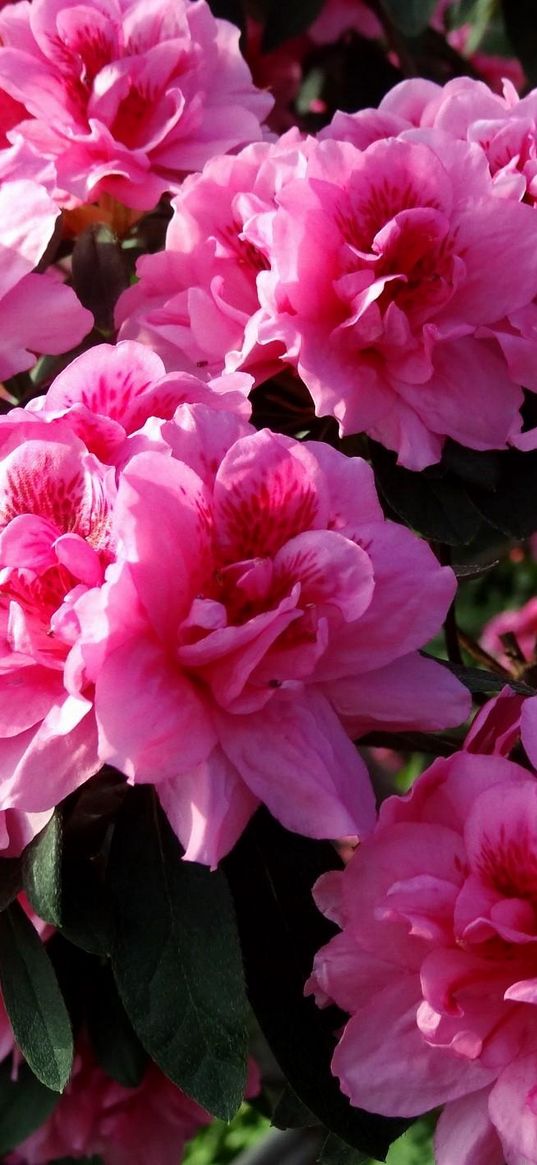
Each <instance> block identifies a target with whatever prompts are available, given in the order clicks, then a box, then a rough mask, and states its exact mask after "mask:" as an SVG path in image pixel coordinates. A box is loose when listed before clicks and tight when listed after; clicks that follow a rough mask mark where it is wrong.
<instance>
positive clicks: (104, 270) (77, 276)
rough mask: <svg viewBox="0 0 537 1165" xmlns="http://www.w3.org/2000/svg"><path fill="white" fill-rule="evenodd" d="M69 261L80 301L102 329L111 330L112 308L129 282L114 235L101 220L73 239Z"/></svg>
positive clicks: (124, 261)
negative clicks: (71, 254)
mask: <svg viewBox="0 0 537 1165" xmlns="http://www.w3.org/2000/svg"><path fill="white" fill-rule="evenodd" d="M71 264H72V276H73V286H74V289H75V291H76V294H77V295H78V298H79V300H80V302H81V303H82V304H83V305H84V307H87V308H88V309H89V311H91V312H93V315H94V318H95V326H96V327H97V328H98V329H99V330H100V331H101V332H106V333H108V332H112V331H113V330H114V308H115V306H116V303H117V300H118V298H119V296H120V294H121V292H122V291H125V290H126V288H127V287H128V286H129V283H130V272H129V265H128V262H127V259H126V256H125V252H124V251H122V249H121V245H120V243H119V242H118V240H117V238H116V236H115V234H114V233H113V232H112V231H111V230H109V228H108V227H105V226H103V224H102V223H94V224H93V225H92V226H89V227H86V230H84V231H82V233H81V234H80V235H79V236H78V238H77V240H76V242H75V245H74V247H73V256H72V261H71Z"/></svg>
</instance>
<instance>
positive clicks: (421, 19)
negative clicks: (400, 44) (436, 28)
mask: <svg viewBox="0 0 537 1165" xmlns="http://www.w3.org/2000/svg"><path fill="white" fill-rule="evenodd" d="M381 4H382V7H383V9H384V11H385V13H386V16H388V17H389V19H390V20H391V22H392V24H394V25H395V27H396V28H398V29H399V30H400V31H401V32H402V33H404V35H405V36H419V34H420V32H423V30H424V28H427V25H428V23H429V21H430V19H431V16H432V14H433V12H434V10H435V8H437V7H438V4H437V0H381Z"/></svg>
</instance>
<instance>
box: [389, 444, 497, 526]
mask: <svg viewBox="0 0 537 1165" xmlns="http://www.w3.org/2000/svg"><path fill="white" fill-rule="evenodd" d="M371 449H372V458H373V467H374V470H375V478H376V481H377V485H378V486H379V489H380V490H381V493H382V494H383V496H384V497H385V499H386V501H387V502H388V504H389V505H390V506H391V508H392V510H394V511H395V513H396V514H398V515H399V517H400V518H402V519H403V521H404V522H406V523H407V525H409V526H411V527H412V529H414V530H418V531H419V533H420V534H423V535H424V537H425V538H429V539H432V540H433V541H435V542H444V543H447V545H448V546H460V545H466V544H467V543H468V542H471V541H472V539H473V538H474V537H475V535H476V534H477V532H478V530H479V528H480V526H481V525H482V517H481V515H480V513H479V510H478V509H477V508H476V506H475V505H474V504H473V502H472V500H471V499H470V497H469V495H468V492H467V489H466V487H465V485H464V484H463V483H462V481H459V480H458V479H457V478H455V477H454V476H453V475H449V476H447V475H444V474H443V473H442V471H441V470H440V469H438V468H436V467H435V468H434V469H431V470H423V472H421V473H415V472H413V471H412V470H410V469H403V467H402V466H400V465H397V464H396V462H395V457H394V456H393V454H392V453H388V451H387V450H386V449H382V448H381V446H380V445H373V443H371Z"/></svg>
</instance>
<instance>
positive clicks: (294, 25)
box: [263, 0, 324, 53]
mask: <svg viewBox="0 0 537 1165" xmlns="http://www.w3.org/2000/svg"><path fill="white" fill-rule="evenodd" d="M323 3H324V0H293V3H292V4H282V0H272V3H271V5H270V8H269V12H268V15H267V22H266V24H265V31H264V33H263V52H265V53H270V52H272V50H273V49H276V48H277V47H278V45H280V44H283V42H284V41H286V40H292V38H293V37H295V36H300V35H301V34H302V33H303V32H305V31H306V29H307V28H309V27H310V24H313V22H314V20H316V19H317V17H318V15H319V13H320V11H321V8H322V6H323Z"/></svg>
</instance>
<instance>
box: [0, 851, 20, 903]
mask: <svg viewBox="0 0 537 1165" xmlns="http://www.w3.org/2000/svg"><path fill="white" fill-rule="evenodd" d="M21 890H22V861H21V859H20V858H0V910H5V908H6V906H9V904H10V902H13V899H14V898H16V897H17V894H18V893H19V892H20V891H21Z"/></svg>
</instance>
